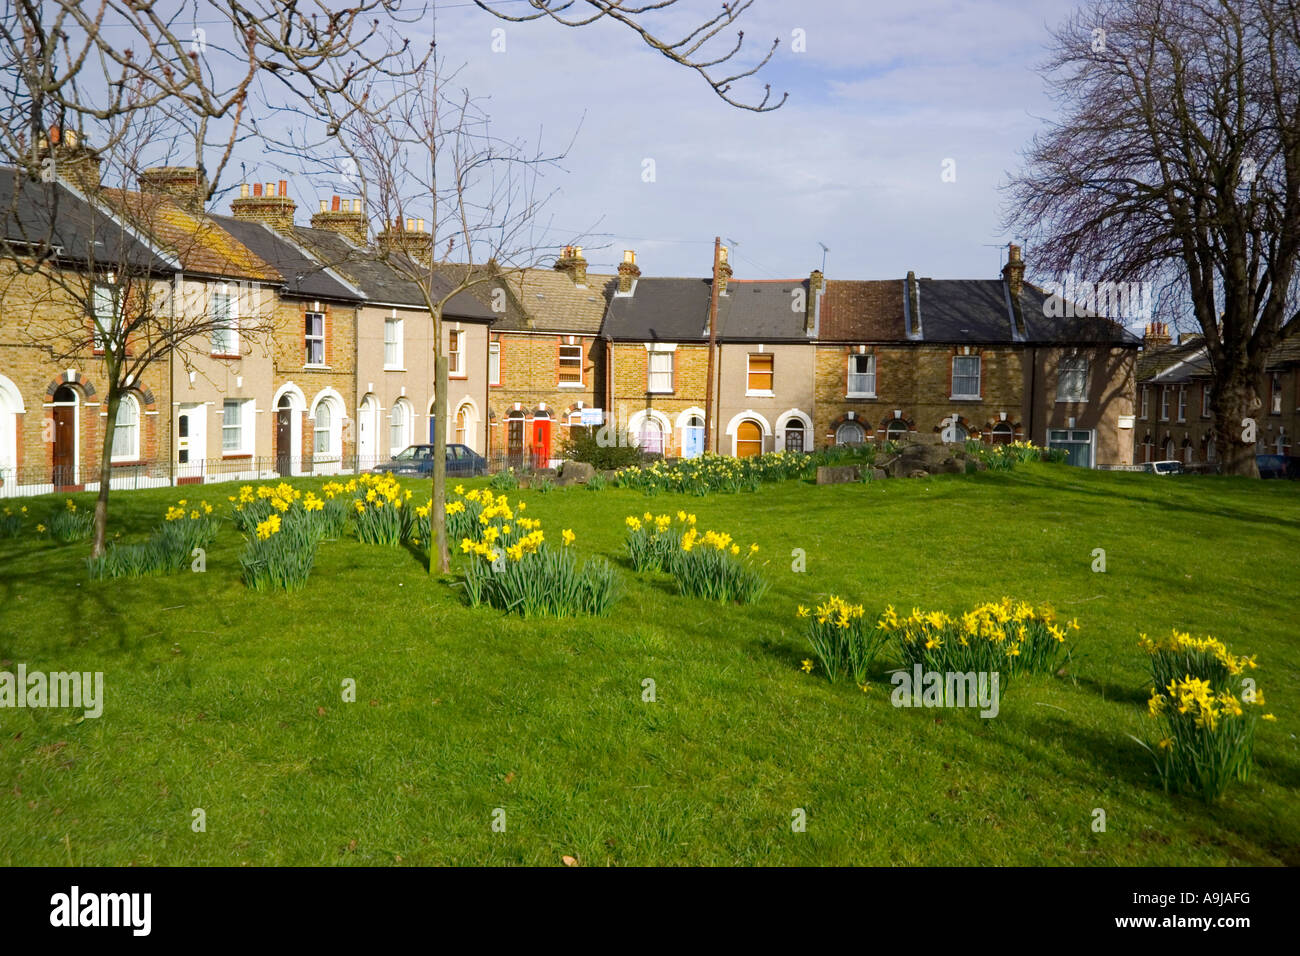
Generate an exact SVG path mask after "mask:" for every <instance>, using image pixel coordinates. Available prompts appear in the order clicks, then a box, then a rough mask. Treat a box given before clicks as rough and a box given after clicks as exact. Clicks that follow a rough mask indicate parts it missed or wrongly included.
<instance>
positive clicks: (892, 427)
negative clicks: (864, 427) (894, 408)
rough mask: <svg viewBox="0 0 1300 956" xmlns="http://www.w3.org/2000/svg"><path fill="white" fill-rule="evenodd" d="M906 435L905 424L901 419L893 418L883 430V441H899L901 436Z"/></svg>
mask: <svg viewBox="0 0 1300 956" xmlns="http://www.w3.org/2000/svg"><path fill="white" fill-rule="evenodd" d="M906 434H907V422H905V421H903V420H902V419H898V418H895V419H894V420H893V421H891V422H890V423H889V425H888V426H887V427H886V428H885V439H886V440H887V441H901V440H902V438H903V436H905V435H906Z"/></svg>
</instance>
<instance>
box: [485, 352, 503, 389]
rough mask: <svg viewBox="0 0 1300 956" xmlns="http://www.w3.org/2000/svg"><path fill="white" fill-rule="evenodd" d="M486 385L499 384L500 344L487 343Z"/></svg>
mask: <svg viewBox="0 0 1300 956" xmlns="http://www.w3.org/2000/svg"><path fill="white" fill-rule="evenodd" d="M488 384H489V385H500V384H501V343H500V342H499V341H498V342H489V343H488Z"/></svg>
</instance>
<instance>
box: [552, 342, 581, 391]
mask: <svg viewBox="0 0 1300 956" xmlns="http://www.w3.org/2000/svg"><path fill="white" fill-rule="evenodd" d="M565 349H576V350H577V352H578V380H577V381H576V382H566V381H565V380H564V377H563V375H564V368H565V361H564V350H565ZM585 358H586V356H585V355H584V354H583V351H582V346H581V345H566V344H564V343H563V342H561V343H560V351H559V354H558V358H557V360H556V361H557V362H558V366H557V369H556V373H555V374H556V385H557V386H558V387H560V388H584V387H586V386H585V379H586V376H585V374H584V372H583V367H582V366H583V362H584V359H585ZM572 365H573V360H572V357H570V359H569V366H570V367H572Z"/></svg>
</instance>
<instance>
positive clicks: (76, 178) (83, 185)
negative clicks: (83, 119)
mask: <svg viewBox="0 0 1300 956" xmlns="http://www.w3.org/2000/svg"><path fill="white" fill-rule="evenodd" d="M37 155H38V156H39V157H40V158H41V159H42V160H44V159H46V158H53V160H54V173H55V175H56V176H58V177H59V178H60V179H64V180H67V181H68V182H70V183H72V185H74V186H76V187H77V188H79V189H81V190H82V191H84V192H94V191H96V190H97V189H99V185H100V180H99V166H100V160H99V153H98V152H97V151H96V150H93V149H91V148H90V147H89V146H88V145H86V141H85V140H84V139H82V138H81V137H80V136H78V135H77V131H76V130H71V129H70V130H68V131H67V132H66V133H65V132H64V131H63V130H61V129H59V127H57V126H51V127H50V133H49V136H42V137H41V138H40V141H39V142H38V143H37Z"/></svg>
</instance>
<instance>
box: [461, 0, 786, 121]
mask: <svg viewBox="0 0 1300 956" xmlns="http://www.w3.org/2000/svg"><path fill="white" fill-rule="evenodd" d="M753 2H754V0H732V2H729V3H723V4H722V12H721V13H719V14H717V15H716V16H714V17H712V18H710V19H708V20H706V21H704V22H703V23H699V24H697V25H695V26H692V27H688V28H683V29H684V30H685V32H684V33H681V34H680V38H679V39H676V40H673V39H665V38H664V37H662V36H660V35H659V32H658V30H652V29H651V28H650V26H649V25H648V20H649V16H648V15H654V14H659V15H662V14H664V13H666V12H669V11H671V8H673V7H675V6H676V5H677V0H642V2H635V3H628V2H627V0H558V2H556V0H528V4H529V6H531V7H532V8H533V12H531V13H522V14H512V13H509V12H507V11H506V10H505V9H502V7H501V4H500V3H499V2H493V0H474V3H475V4H477V5H478V6H479V7H480V8H481V9H483V10H486V11H487V12H488V13H490V14H492V15H493V16H494V17H496V18H497V19H499V20H508V21H511V22H513V23H523V22H527V21H529V20H540V19H542V18H543V17H545V18H547V19H550V20H552V21H554V22H556V23H559V24H562V25H564V26H566V27H585V26H589V25H591V24H593V23H596V22H597V21H599V20H611V21H614V22H616V23H620V24H622V25H623V26H625V27H627V28H628V29H630V30H631V31H632V32H633V33H635V34H636V35H637V36H639V37H640V38H641V39H642V40H643V41H645V44H646V45H647V46H648V47H650V49H652V50H656V51H658V52H659V53H662V54H663V55H664V56H665V57H667V58H668V59H669V60H671V61H672V62H674V63H677V64H679V65H681V66H685V67H687V68H689V69H692V70H694V71H695V72H696V73H698V74H699V75H700V76H702V77H703V78H704V80H705V82H706V83H708V84H709V86H710V87H712V88H713V91H714V92H715V93H717V94H718V96H720V97H721V98H722V99H723V100H725V101H726V102H727V103H729V104H730V105H732V106H735V107H739V108H740V109H746V110H753V111H754V112H756V113H763V112H767V111H768V110H774V109H777V108H778V107H780V106H781V105H782V104H783V103H785V101H786V99H787V98H788V97H789V95H790V94H789V93H782V94H781V98H780V99H779V100H777V101H775V102H773V101H772V85H771V84H770V83H764V84H763V97H762V99H760V100H758V101H757V102H754V101H752V100H751V101H746V100H744V99H740V98H738V96H737V94H736V93H735V92H734V91H733V87H734V86H735V84H736V83H737V82H739V81H741V80H746V79H748V78H750V77H752V76H754V75H756V74H757V73H758V71H759V70H761V69H762V68H763V67H764V66H766V65H767V62H768V61H769V60H771V59H772V54H773V53H775V52H776V48H777V46H779V45H780V43H781V38H780V37H777V38H776V39H774V40H773V41H772V45H771V46H770V47H768V48H767V53H766V54H765V55H764V56H763V57H762V58H760V59H759V60H758V61H757V62H756V63H754V64H753V65H752V66H750V67H748V68H742V67H740V66H738V65H736V64H735V62H734V61H735V59H736V57H737V56H738V55H739V54H740V51H741V49H742V48H743V47H744V43H745V31H744V30H737V31H736V40H735V42H734V43H733V44H732V45H731V46H730V47H729V48H725V49H717V48H716V45H715V44H713V41H714V40H715V39H716V38H717V37H718V36H719V35H720V34H722V33H723V32H724V31H725V30H727V29H728V28H730V27H732V26H734V25H736V24H737V23H739V21H740V18H741V16H742V15H743V14H744V13H745V11H746V10H748V9H749V7H750V6H751V5H752V4H753ZM731 70H735V72H729V71H731Z"/></svg>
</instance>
